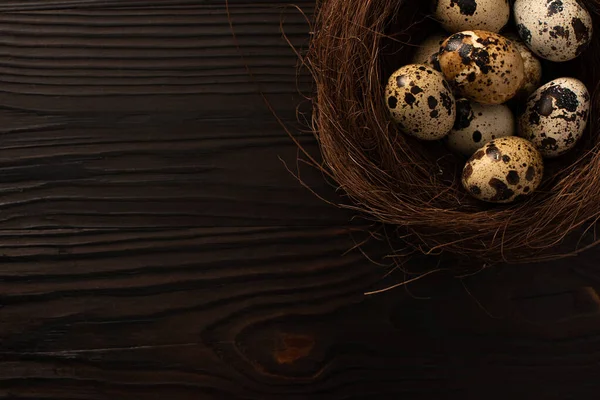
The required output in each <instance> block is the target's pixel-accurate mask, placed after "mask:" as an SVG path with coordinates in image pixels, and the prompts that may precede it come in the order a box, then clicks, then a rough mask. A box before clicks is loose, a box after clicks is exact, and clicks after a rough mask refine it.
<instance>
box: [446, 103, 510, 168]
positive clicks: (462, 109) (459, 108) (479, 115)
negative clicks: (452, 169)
mask: <svg viewBox="0 0 600 400" xmlns="http://www.w3.org/2000/svg"><path fill="white" fill-rule="evenodd" d="M514 133H515V119H514V117H513V114H512V112H511V111H510V109H509V108H508V107H507V106H505V105H503V104H495V105H484V104H479V103H475V102H471V101H469V100H467V99H459V100H457V101H456V121H455V122H454V127H453V128H452V130H451V131H450V133H449V134H448V136H446V139H447V144H448V147H449V148H450V149H452V150H454V151H456V152H458V153H461V154H463V155H465V156H467V157H469V156H471V155H472V154H473V153H475V151H477V150H478V149H480V148H481V146H483V145H484V144H485V143H487V142H489V141H490V140H494V139H498V138H501V137H505V136H512V135H514Z"/></svg>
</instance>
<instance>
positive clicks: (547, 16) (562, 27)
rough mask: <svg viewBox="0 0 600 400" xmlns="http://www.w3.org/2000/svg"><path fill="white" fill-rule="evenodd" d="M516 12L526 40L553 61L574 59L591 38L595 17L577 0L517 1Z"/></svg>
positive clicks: (521, 33) (519, 26)
mask: <svg viewBox="0 0 600 400" xmlns="http://www.w3.org/2000/svg"><path fill="white" fill-rule="evenodd" d="M514 14H515V23H516V24H517V30H518V32H519V36H521V39H523V42H525V44H526V45H527V46H528V47H529V48H530V49H531V50H532V51H533V52H534V53H535V54H537V55H538V56H540V57H542V58H545V59H548V60H550V61H555V62H561V61H568V60H572V59H574V58H575V57H577V56H578V55H580V54H581V53H582V52H583V51H584V50H585V49H586V48H587V47H588V45H589V43H590V41H591V39H592V33H593V26H592V18H591V16H590V13H589V12H588V11H587V10H586V9H585V7H584V6H583V4H582V3H581V2H580V1H578V0H543V1H542V0H517V1H516V2H515V5H514Z"/></svg>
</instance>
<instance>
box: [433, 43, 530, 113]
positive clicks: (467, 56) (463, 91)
mask: <svg viewBox="0 0 600 400" xmlns="http://www.w3.org/2000/svg"><path fill="white" fill-rule="evenodd" d="M439 63H440V68H441V70H442V73H443V74H444V76H445V78H446V79H447V80H448V82H449V83H450V84H451V85H453V86H454V87H455V89H456V91H457V92H458V94H460V95H461V96H464V97H466V98H468V99H471V100H475V101H477V102H479V103H483V104H501V103H504V102H506V101H507V100H509V99H511V98H512V97H513V96H514V95H515V94H516V93H517V92H518V91H519V89H520V88H521V85H522V84H523V80H524V79H525V72H524V66H523V59H522V58H521V55H520V54H519V51H518V50H517V48H516V47H515V45H514V44H513V43H512V42H511V41H510V40H508V39H506V38H504V37H503V36H500V35H498V34H496V33H493V32H486V31H464V32H460V33H455V34H454V35H452V36H450V37H449V38H448V39H446V41H444V43H442V47H441V49H440V53H439Z"/></svg>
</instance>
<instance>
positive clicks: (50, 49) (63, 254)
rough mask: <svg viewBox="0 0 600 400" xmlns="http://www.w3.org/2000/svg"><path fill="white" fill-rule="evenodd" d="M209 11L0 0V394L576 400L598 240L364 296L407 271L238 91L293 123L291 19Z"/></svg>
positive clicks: (296, 22)
mask: <svg viewBox="0 0 600 400" xmlns="http://www.w3.org/2000/svg"><path fill="white" fill-rule="evenodd" d="M296 3H297V4H298V5H299V6H300V7H301V8H303V9H304V10H306V11H307V12H309V14H310V11H311V10H312V7H313V3H312V2H310V1H304V0H303V1H299V2H296ZM230 11H231V16H232V20H233V23H234V26H235V30H236V32H237V35H238V44H239V46H240V49H239V50H238V49H237V48H236V42H235V41H234V40H233V39H232V36H231V31H230V28H229V24H228V21H227V15H226V12H225V3H224V0H214V1H212V0H205V1H200V0H187V1H183V0H181V1H178V0H152V1H150V0H147V1H141V0H43V1H42V0H18V1H8V0H3V1H0V135H1V136H0V193H1V195H2V196H1V197H0V398H3V399H261V400H262V399H265V400H268V399H296V400H299V399H418V398H424V399H439V398H442V399H443V398H450V397H451V396H456V395H460V396H461V397H462V398H473V399H483V398H485V399H496V398H497V399H505V398H510V397H512V398H517V399H518V398H527V399H532V398H533V399H571V398H572V399H583V398H596V397H597V396H598V392H599V389H600V300H599V297H598V292H597V290H598V289H599V288H600V266H598V265H597V264H598V259H599V257H598V254H599V253H598V252H597V251H596V252H588V253H586V254H585V255H583V256H581V257H578V258H574V259H570V260H565V261H562V262H559V263H554V264H544V265H536V266H519V267H497V268H494V269H486V270H484V271H482V272H481V273H479V274H477V275H474V276H469V277H464V278H462V279H461V278H456V277H454V276H452V275H450V274H444V273H438V274H433V275H430V276H429V277H427V278H425V279H422V280H420V281H418V282H416V283H414V284H410V285H408V286H407V287H404V288H399V289H396V290H393V291H390V292H387V293H384V294H381V295H373V296H364V295H363V293H364V292H366V291H369V290H374V289H378V288H381V287H384V286H385V285H389V284H393V283H396V282H399V281H401V280H403V279H408V278H411V277H413V275H405V274H403V273H399V272H395V273H392V274H391V275H390V276H389V277H388V278H387V279H386V280H383V281H382V276H383V274H384V273H386V272H387V269H386V268H384V267H378V266H375V265H373V264H371V263H369V262H367V261H366V260H365V258H364V257H363V256H362V254H361V253H360V252H359V251H349V250H350V249H351V248H352V247H353V246H354V244H355V243H356V242H358V241H360V240H362V239H361V237H362V233H361V232H360V227H361V223H360V222H357V223H350V222H349V220H350V217H352V215H351V214H350V213H349V212H347V211H344V210H341V209H337V208H335V207H332V206H330V205H327V204H326V203H324V202H322V201H320V200H318V199H317V198H316V197H315V196H313V195H312V194H311V193H310V192H309V191H308V190H306V189H304V188H303V187H302V186H301V185H300V184H299V183H298V182H297V181H296V180H295V179H294V178H293V177H292V176H291V175H290V173H289V172H288V171H287V169H286V164H287V166H288V167H289V168H291V169H292V170H293V171H296V156H297V150H296V147H295V145H294V144H293V143H292V141H291V140H290V139H289V138H288V137H287V135H286V134H285V132H284V131H283V129H282V128H281V127H280V126H279V125H278V124H277V123H276V122H275V120H274V118H273V116H272V115H271V114H270V112H269V110H268V109H267V107H266V106H265V104H264V103H263V102H262V100H261V98H260V96H259V95H258V94H257V93H258V91H259V90H262V91H263V92H264V93H265V94H266V96H267V98H268V99H269V101H270V102H271V104H273V105H274V106H275V108H276V111H277V113H278V114H279V115H280V116H281V117H282V118H283V119H284V120H285V121H287V122H288V123H293V121H294V120H295V118H296V114H295V107H296V105H297V104H299V103H300V102H301V99H302V97H301V96H300V95H299V94H298V93H297V89H298V88H299V89H300V90H301V91H309V90H310V80H309V79H308V78H307V77H306V76H300V77H298V78H297V79H296V73H295V68H294V66H295V64H296V58H295V56H294V54H293V53H292V52H291V51H290V49H289V48H288V46H287V44H286V43H285V41H284V40H283V39H282V35H281V32H280V22H281V21H282V19H283V20H284V28H285V31H286V33H287V34H288V36H289V38H290V39H291V40H292V42H293V43H294V45H296V46H301V45H303V44H305V43H306V41H307V39H308V35H307V32H308V30H309V28H308V25H307V24H306V22H305V20H304V17H303V16H302V15H301V14H300V13H299V12H297V11H296V10H295V9H293V8H289V7H288V8H286V7H285V4H284V3H283V2H276V1H265V2H264V3H256V2H251V1H240V0H236V1H234V0H231V4H230ZM240 51H241V53H242V54H243V55H244V58H243V59H242V58H241V57H240ZM245 63H247V64H248V65H249V66H250V67H251V69H252V71H253V73H254V76H255V81H253V80H252V79H250V78H249V77H248V74H247V71H246V69H245V66H244V64H245ZM298 140H299V141H300V142H301V143H302V144H303V145H305V146H306V147H307V148H308V149H310V150H311V151H312V152H314V153H316V150H317V148H316V146H315V143H314V140H313V139H312V137H311V136H310V135H308V134H299V135H298ZM300 172H301V176H302V178H303V180H304V181H305V182H307V183H308V184H309V185H310V186H311V187H312V188H313V189H314V190H316V191H317V192H318V193H320V194H321V195H323V196H325V197H327V198H331V199H334V198H335V197H336V194H335V193H334V190H333V189H332V187H331V186H330V185H329V184H328V183H327V182H325V180H324V179H323V177H322V176H321V174H320V173H318V172H316V171H315V170H312V169H310V168H301V169H300ZM370 246H371V247H370V248H369V251H370V254H371V255H373V256H374V257H377V256H383V255H384V254H385V253H386V252H387V251H388V249H387V246H384V245H382V244H378V243H375V244H373V245H370ZM426 262H429V263H435V262H437V261H436V260H427V261H426ZM416 263H417V262H413V264H416ZM443 264H444V261H443V260H442V262H441V265H440V267H442V268H443V267H445V265H443ZM408 268H409V269H410V268H412V267H411V266H410V265H409V266H408ZM509 396H510V397H509Z"/></svg>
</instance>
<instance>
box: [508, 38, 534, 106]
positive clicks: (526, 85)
mask: <svg viewBox="0 0 600 400" xmlns="http://www.w3.org/2000/svg"><path fill="white" fill-rule="evenodd" d="M506 38H507V39H509V40H511V41H512V42H513V44H514V45H515V47H516V48H517V50H518V51H519V54H520V55H521V58H522V59H523V71H524V73H525V79H523V84H522V85H521V88H520V89H519V91H518V92H517V94H516V96H515V97H517V98H518V100H523V101H524V100H527V97H529V95H531V93H533V92H535V90H536V89H537V88H539V87H540V82H541V81H542V63H540V60H538V59H537V57H536V56H535V55H534V54H533V52H532V51H531V50H530V49H529V47H527V46H526V45H525V43H523V42H522V41H521V39H520V38H518V37H517V35H513V34H509V35H506Z"/></svg>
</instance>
